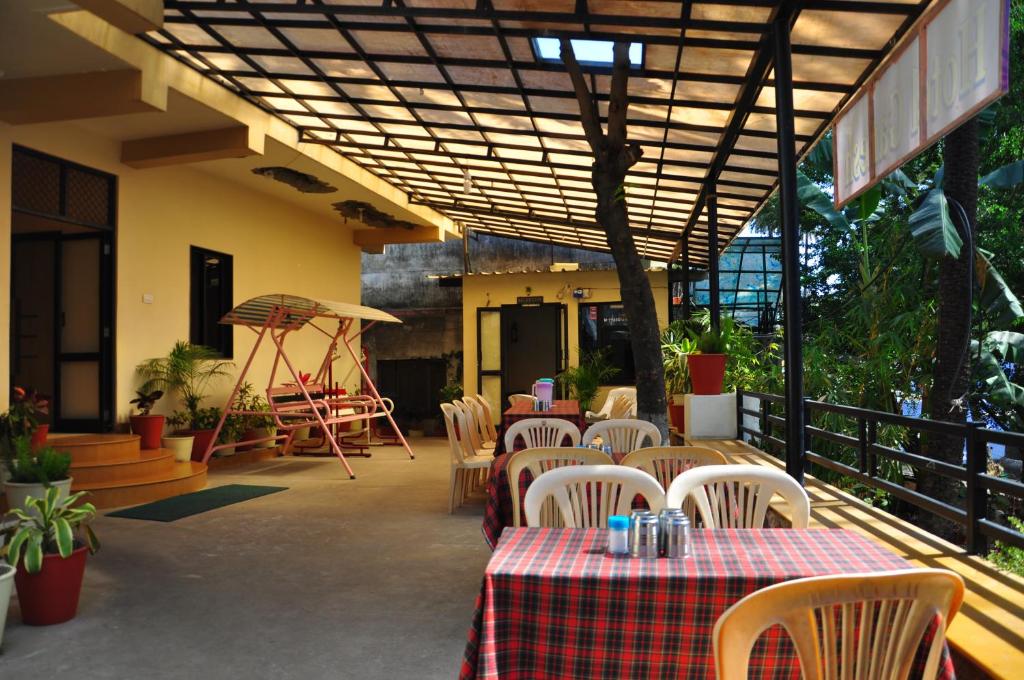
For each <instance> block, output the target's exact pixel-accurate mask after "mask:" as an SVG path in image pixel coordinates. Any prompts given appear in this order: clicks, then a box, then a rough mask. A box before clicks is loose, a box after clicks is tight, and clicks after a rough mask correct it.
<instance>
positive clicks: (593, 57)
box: [533, 37, 644, 68]
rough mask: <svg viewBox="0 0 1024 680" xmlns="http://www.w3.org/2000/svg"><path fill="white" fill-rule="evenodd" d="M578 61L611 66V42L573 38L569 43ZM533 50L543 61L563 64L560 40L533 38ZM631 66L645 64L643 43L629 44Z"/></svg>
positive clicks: (590, 64) (582, 63) (583, 63)
mask: <svg viewBox="0 0 1024 680" xmlns="http://www.w3.org/2000/svg"><path fill="white" fill-rule="evenodd" d="M569 43H570V44H571V45H572V51H573V53H574V54H575V55H576V61H578V62H579V63H580V64H581V65H583V66H611V65H612V61H613V56H612V48H613V47H614V45H615V43H613V42H612V41H611V40H584V39H582V38H573V39H572V40H570V41H569ZM533 49H534V52H536V54H537V58H538V59H540V60H541V61H546V62H551V63H556V64H560V63H562V55H561V51H562V48H561V45H560V42H559V39H558V38H539V37H538V38H533ZM629 64H630V66H632V67H633V68H640V67H642V66H643V64H644V45H643V43H630V44H629Z"/></svg>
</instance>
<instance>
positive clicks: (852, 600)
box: [712, 569, 964, 680]
mask: <svg viewBox="0 0 1024 680" xmlns="http://www.w3.org/2000/svg"><path fill="white" fill-rule="evenodd" d="M963 597H964V581H963V579H962V578H960V576H959V575H958V574H955V573H953V572H951V571H946V570H944V569H906V570H899V571H886V572H876V573H868V574H844V575H842V576H816V577H813V578H804V579H797V580H793V581H786V582H784V583H779V584H777V585H774V586H769V587H767V588H764V589H762V590H758V591H756V592H754V593H751V594H750V595H747V596H746V597H745V598H743V599H742V600H740V601H739V602H737V603H736V604H734V605H733V606H732V607H730V608H729V609H728V610H726V612H725V613H724V614H722V616H721V617H719V619H718V621H717V623H715V629H714V633H713V635H712V637H713V639H714V648H715V669H716V671H717V674H718V680H746V678H747V670H748V665H749V660H750V653H751V650H752V649H753V646H754V643H755V641H756V640H757V638H758V637H760V636H761V634H762V633H763V632H764V631H765V630H766V629H768V628H769V627H771V626H773V625H776V624H779V625H781V626H783V627H784V628H785V629H786V632H787V633H788V634H789V636H790V638H792V640H793V645H794V647H795V648H796V652H797V657H798V658H799V659H800V666H801V669H802V670H803V678H804V680H826V679H830V678H885V679H889V678H892V679H894V680H896V679H898V680H905V679H906V678H907V677H908V675H909V674H910V671H911V667H912V664H913V663H914V657H915V654H916V653H917V651H918V649H919V648H920V646H921V644H922V639H923V638H924V637H925V634H926V632H927V631H928V630H929V628H930V627H934V628H936V630H935V631H934V636H933V637H932V639H931V644H930V646H929V648H928V654H927V656H926V660H925V667H924V673H923V674H922V676H921V677H922V678H924V679H925V680H934V678H935V677H936V675H937V673H938V666H939V660H940V658H941V654H942V647H943V643H944V642H945V637H946V636H945V629H946V627H947V626H948V625H949V622H950V620H951V619H952V618H953V617H954V616H955V615H956V612H957V610H958V609H959V608H960V603H961V602H963Z"/></svg>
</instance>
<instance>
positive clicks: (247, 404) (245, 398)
mask: <svg viewBox="0 0 1024 680" xmlns="http://www.w3.org/2000/svg"><path fill="white" fill-rule="evenodd" d="M233 408H234V409H235V410H236V411H263V412H266V411H269V410H270V405H269V404H268V403H267V400H266V399H264V398H263V396H262V395H260V394H258V393H257V392H256V388H254V387H253V386H252V383H249V382H245V383H242V387H241V388H239V390H238V395H237V396H236V397H235V403H234V406H233ZM237 417H238V418H240V423H239V428H240V429H241V430H242V432H246V431H248V430H263V429H268V428H271V427H274V419H273V418H271V417H270V416H267V415H243V416H237Z"/></svg>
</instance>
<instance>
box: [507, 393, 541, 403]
mask: <svg viewBox="0 0 1024 680" xmlns="http://www.w3.org/2000/svg"><path fill="white" fill-rule="evenodd" d="M524 401H528V402H530V405H531V406H532V405H533V404H536V403H537V398H536V397H535V396H533V395H532V394H510V395H508V405H509V406H515V405H516V404H519V403H522V402H524Z"/></svg>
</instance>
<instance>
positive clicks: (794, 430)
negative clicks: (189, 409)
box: [772, 13, 807, 483]
mask: <svg viewBox="0 0 1024 680" xmlns="http://www.w3.org/2000/svg"><path fill="white" fill-rule="evenodd" d="M780 19H781V20H776V22H775V25H774V27H773V29H772V42H773V47H774V50H775V125H776V131H777V139H778V155H779V213H780V215H779V217H780V219H779V222H780V224H781V225H782V302H783V313H784V317H785V318H784V320H783V321H784V324H783V329H784V332H785V338H784V349H783V356H784V358H785V363H786V365H785V377H786V391H785V392H786V394H785V397H786V472H788V473H789V474H790V475H792V476H793V478H794V479H796V480H797V481H799V482H801V483H803V479H804V467H805V466H806V463H807V455H806V454H807V451H806V446H805V440H804V417H805V412H804V395H803V382H804V381H803V378H804V358H803V331H802V325H801V318H800V317H801V314H800V304H801V300H800V204H799V203H798V201H797V193H796V146H795V141H794V130H793V63H792V53H791V51H790V43H789V31H790V25H789V17H788V14H787V13H784V14H783V15H782V17H780Z"/></svg>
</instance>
